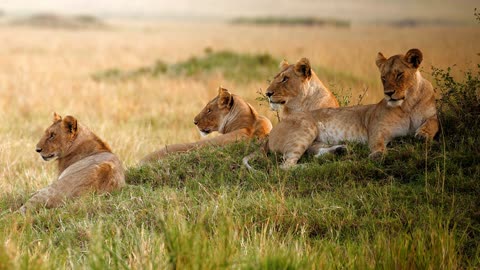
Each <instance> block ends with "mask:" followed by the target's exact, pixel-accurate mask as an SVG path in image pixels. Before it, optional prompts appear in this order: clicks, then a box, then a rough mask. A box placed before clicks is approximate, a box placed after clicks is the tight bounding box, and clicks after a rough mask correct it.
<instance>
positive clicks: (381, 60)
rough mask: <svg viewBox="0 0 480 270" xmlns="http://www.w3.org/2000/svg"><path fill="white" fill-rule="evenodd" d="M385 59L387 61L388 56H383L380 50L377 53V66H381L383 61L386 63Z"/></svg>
mask: <svg viewBox="0 0 480 270" xmlns="http://www.w3.org/2000/svg"><path fill="white" fill-rule="evenodd" d="M385 61H387V58H385V56H383V53H381V52H379V53H378V54H377V59H376V60H375V64H377V67H378V68H380V67H381V66H382V65H383V63H385Z"/></svg>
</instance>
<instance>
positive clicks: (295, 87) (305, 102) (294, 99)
mask: <svg viewBox="0 0 480 270" xmlns="http://www.w3.org/2000/svg"><path fill="white" fill-rule="evenodd" d="M280 68H281V71H280V72H279V73H278V74H277V75H276V76H275V77H274V79H273V80H272V82H271V83H270V85H269V86H268V88H267V90H266V91H265V95H266V96H267V98H268V101H269V103H270V107H271V109H272V110H274V111H278V112H280V117H281V119H283V118H285V117H287V116H288V115H290V114H291V113H294V112H300V111H312V110H316V109H320V108H329V107H332V108H336V107H338V106H339V105H338V101H337V99H336V98H335V96H334V95H333V93H332V92H330V90H328V88H327V87H326V86H325V85H324V84H323V83H322V81H320V79H319V78H318V77H317V75H316V74H315V72H314V71H313V69H312V68H311V66H310V61H309V60H308V59H307V58H302V59H300V60H299V61H298V62H297V63H296V64H294V65H289V64H288V62H287V61H285V60H283V61H282V62H281V63H280Z"/></svg>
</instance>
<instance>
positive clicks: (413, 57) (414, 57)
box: [405, 49, 423, 68]
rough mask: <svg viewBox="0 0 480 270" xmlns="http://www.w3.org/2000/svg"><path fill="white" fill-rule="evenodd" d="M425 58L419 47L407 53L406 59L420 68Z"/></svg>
mask: <svg viewBox="0 0 480 270" xmlns="http://www.w3.org/2000/svg"><path fill="white" fill-rule="evenodd" d="M422 60H423V54H422V52H421V51H420V50H419V49H410V50H409V51H408V52H407V54H405V61H407V63H409V64H410V65H411V66H412V67H413V68H418V67H419V66H420V64H421V63H422Z"/></svg>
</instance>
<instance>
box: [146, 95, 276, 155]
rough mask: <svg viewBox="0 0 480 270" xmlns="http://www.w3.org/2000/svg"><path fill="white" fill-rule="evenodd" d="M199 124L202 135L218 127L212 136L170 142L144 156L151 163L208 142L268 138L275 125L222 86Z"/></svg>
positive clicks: (222, 142)
mask: <svg viewBox="0 0 480 270" xmlns="http://www.w3.org/2000/svg"><path fill="white" fill-rule="evenodd" d="M194 123H195V125H197V128H198V130H199V131H200V133H201V134H202V135H206V134H209V133H211V132H214V131H218V132H219V133H220V134H222V135H219V136H216V137H214V138H211V139H207V140H201V141H198V142H193V143H184V144H173V145H167V146H165V147H163V148H162V149H160V150H158V151H156V152H153V153H151V154H149V155H148V156H146V157H145V158H143V159H142V161H141V162H142V163H148V162H152V161H156V160H159V159H162V158H164V157H165V156H167V155H168V154H171V153H178V152H186V151H189V150H191V149H194V148H198V147H203V146H206V145H225V144H229V143H232V142H235V141H237V140H241V139H247V138H254V137H257V138H264V137H265V136H267V135H268V133H269V132H270V130H271V129H272V124H271V122H270V120H268V119H267V118H266V117H264V116H260V115H258V113H257V112H256V111H255V109H254V108H253V107H252V106H251V105H250V104H248V103H247V102H245V101H244V100H243V99H242V98H241V97H239V96H237V95H233V94H230V93H229V92H228V90H227V89H224V88H221V87H220V88H219V90H218V96H217V97H215V98H214V99H212V100H211V101H210V102H208V104H207V105H206V106H205V107H204V108H203V110H202V111H201V112H200V113H199V114H198V115H197V116H196V117H195V119H194Z"/></svg>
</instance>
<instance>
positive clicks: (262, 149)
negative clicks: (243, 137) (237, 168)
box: [242, 137, 268, 172]
mask: <svg viewBox="0 0 480 270" xmlns="http://www.w3.org/2000/svg"><path fill="white" fill-rule="evenodd" d="M266 153H268V137H267V138H266V139H265V140H264V142H263V145H262V147H260V148H259V149H256V150H255V151H254V152H252V153H250V154H249V155H247V156H245V157H244V158H243V159H242V163H243V165H245V167H247V169H248V170H249V171H251V172H255V171H256V170H255V169H254V168H253V167H252V166H250V164H249V163H248V161H250V159H252V158H255V157H256V156H258V155H259V154H266Z"/></svg>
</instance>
